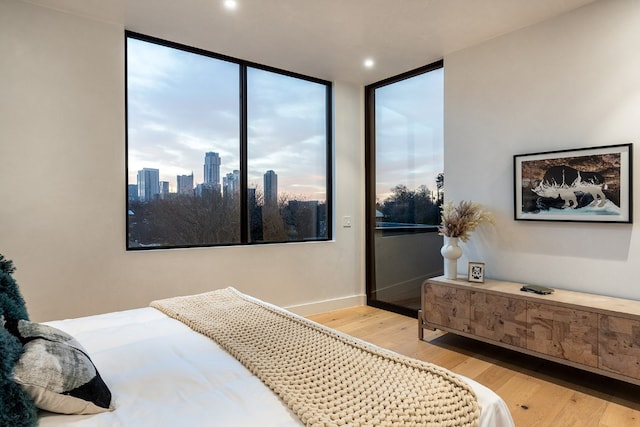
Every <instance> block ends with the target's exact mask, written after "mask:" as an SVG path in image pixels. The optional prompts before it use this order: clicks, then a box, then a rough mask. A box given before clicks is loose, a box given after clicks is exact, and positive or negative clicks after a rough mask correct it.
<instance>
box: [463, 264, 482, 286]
mask: <svg viewBox="0 0 640 427" xmlns="http://www.w3.org/2000/svg"><path fill="white" fill-rule="evenodd" d="M467 280H468V281H469V282H477V283H484V262H470V263H469V277H468V278H467Z"/></svg>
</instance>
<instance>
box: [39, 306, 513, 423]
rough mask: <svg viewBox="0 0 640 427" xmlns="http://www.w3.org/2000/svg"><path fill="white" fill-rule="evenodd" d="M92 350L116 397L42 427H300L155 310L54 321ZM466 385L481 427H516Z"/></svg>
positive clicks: (245, 376) (255, 384) (249, 379)
mask: <svg viewBox="0 0 640 427" xmlns="http://www.w3.org/2000/svg"><path fill="white" fill-rule="evenodd" d="M48 324H49V325H51V326H54V327H56V328H59V329H62V330H64V331H66V332H68V333H70V334H71V335H73V336H74V337H75V338H76V339H77V340H78V341H79V342H80V343H81V344H82V345H83V346H84V347H85V349H86V350H87V351H88V353H89V355H90V356H91V358H92V360H93V362H94V363H95V365H96V367H97V368H98V370H99V372H100V375H101V376H102V378H103V380H104V381H105V383H106V384H107V385H108V386H109V388H110V390H111V393H112V396H113V397H112V406H113V410H112V411H110V412H106V413H102V414H97V415H59V414H51V413H47V412H42V413H41V416H40V423H39V425H40V426H41V427H58V426H78V427H83V426H87V427H88V426H104V427H107V426H109V427H114V426H128V427H129V426H130V427H146V426H149V427H151V426H153V427H158V426H190V427H197V426H234V427H235V426H300V425H301V423H300V421H299V420H298V418H297V417H296V416H295V415H294V414H293V413H292V412H291V411H290V410H289V409H288V408H287V407H286V405H284V404H283V403H282V402H281V401H280V400H279V399H278V397H277V396H276V395H275V394H273V393H272V392H271V391H270V390H269V389H268V388H267V387H266V386H265V385H264V384H263V383H262V382H261V381H260V380H259V379H258V378H257V377H256V376H254V375H252V374H251V373H250V372H249V371H248V370H247V369H245V368H244V366H242V364H240V362H238V361H237V360H236V359H234V358H233V357H232V356H231V355H229V354H228V353H226V352H225V351H224V350H222V349H221V348H220V347H219V346H218V345H217V344H216V343H215V342H214V341H212V340H211V339H209V338H207V337H205V336H203V335H200V334H198V333H196V332H194V331H192V330H191V329H190V328H189V327H188V326H186V325H184V324H183V323H181V322H179V321H177V320H174V319H171V318H169V317H167V316H166V315H164V314H162V313H161V312H159V311H158V310H156V309H154V308H150V307H148V308H140V309H135V310H128V311H122V312H114V313H108V314H103V315H97V316H89V317H84V318H77V319H69V320H61V321H55V322H48ZM463 379H464V380H465V381H467V382H468V383H469V384H470V385H471V387H472V388H473V390H474V391H475V393H476V395H477V396H478V400H479V403H480V405H481V407H482V412H481V417H480V426H481V427H508V426H513V425H514V424H513V421H512V419H511V415H510V414H509V411H508V409H507V406H506V405H505V403H504V401H503V400H502V399H500V397H499V396H498V395H496V394H495V393H493V392H492V391H491V390H489V389H488V388H486V387H484V386H482V385H480V384H478V383H476V382H475V381H472V380H470V379H468V378H463Z"/></svg>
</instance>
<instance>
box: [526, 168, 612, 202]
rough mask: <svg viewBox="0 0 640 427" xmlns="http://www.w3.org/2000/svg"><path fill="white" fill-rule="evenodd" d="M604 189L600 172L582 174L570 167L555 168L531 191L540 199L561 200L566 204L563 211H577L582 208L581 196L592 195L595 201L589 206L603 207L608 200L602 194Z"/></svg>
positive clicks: (546, 173)
mask: <svg viewBox="0 0 640 427" xmlns="http://www.w3.org/2000/svg"><path fill="white" fill-rule="evenodd" d="M567 182H570V183H571V184H567ZM603 187H604V188H605V189H606V184H605V183H604V178H603V177H602V175H601V174H599V173H598V172H580V171H579V170H577V169H574V168H572V167H569V166H553V167H551V168H549V169H548V170H547V172H545V174H544V178H543V179H542V181H540V183H539V184H538V185H537V186H536V187H535V188H532V189H531V191H533V192H534V193H536V194H537V195H538V196H540V197H545V198H551V199H557V198H560V199H561V200H562V201H563V202H564V204H563V205H562V206H561V209H564V208H572V209H577V208H578V207H580V206H579V204H578V199H577V195H579V194H589V195H591V197H592V198H593V201H592V202H591V203H589V206H597V207H603V206H604V205H605V203H606V200H607V198H606V196H605V195H604V193H603V192H602V189H603Z"/></svg>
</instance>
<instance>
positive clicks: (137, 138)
mask: <svg viewBox="0 0 640 427" xmlns="http://www.w3.org/2000/svg"><path fill="white" fill-rule="evenodd" d="M238 70H239V66H238V64H235V63H232V62H226V61H222V60H219V59H215V58H210V57H206V56H202V55H197V54H193V53H190V52H185V51H181V50H179V49H174V48H169V47H166V46H160V45H157V44H154V43H149V42H146V41H141V40H137V39H135V38H128V39H127V87H128V91H127V95H128V99H127V109H128V111H127V116H128V117H127V118H128V181H129V183H130V184H135V183H136V175H137V172H138V170H141V169H143V168H155V169H159V170H160V180H162V181H169V183H170V188H171V191H176V176H177V175H189V174H191V173H192V172H193V174H194V184H196V185H197V184H199V183H202V182H203V180H204V179H203V165H204V156H205V153H206V152H208V151H213V152H217V153H219V155H220V157H221V159H222V163H221V166H220V176H221V182H220V183H221V184H222V177H223V176H225V175H226V174H227V173H230V172H232V171H233V170H234V169H239V108H240V107H239V72H238ZM248 97H249V98H248V106H249V110H248V144H249V147H248V163H249V168H248V178H249V186H250V187H258V188H262V185H263V175H264V173H265V172H266V171H267V170H274V171H275V172H276V174H277V175H278V190H279V192H280V193H282V192H285V193H287V194H289V195H295V196H297V197H298V198H305V199H309V200H324V199H325V198H326V194H325V183H326V175H325V165H326V149H325V147H326V138H325V131H326V129H325V126H326V123H325V108H326V107H325V86H324V85H321V84H318V83H315V82H310V81H306V80H302V79H297V78H293V77H289V76H284V75H280V74H276V73H272V72H267V71H263V70H260V69H255V68H249V70H248ZM334 114H339V112H334ZM442 117H443V70H442V69H439V70H436V71H432V72H429V73H426V74H423V75H420V76H418V77H413V78H410V79H407V80H403V81H401V82H399V83H395V84H392V85H389V86H385V87H382V88H379V89H377V91H376V128H377V131H376V161H377V165H376V174H377V185H376V194H377V198H378V199H379V200H383V199H384V198H385V197H387V196H388V195H389V194H390V192H391V189H392V188H393V187H395V186H396V185H398V184H404V185H406V186H407V187H408V188H409V189H411V190H413V189H416V188H417V187H418V186H420V185H426V186H427V187H428V188H429V189H430V190H432V191H435V190H436V186H435V179H436V176H437V174H438V173H440V172H442V171H443V170H442V169H443V119H442Z"/></svg>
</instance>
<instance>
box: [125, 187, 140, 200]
mask: <svg viewBox="0 0 640 427" xmlns="http://www.w3.org/2000/svg"><path fill="white" fill-rule="evenodd" d="M127 198H128V199H129V201H130V202H137V201H138V200H139V199H138V185H137V184H127Z"/></svg>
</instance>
